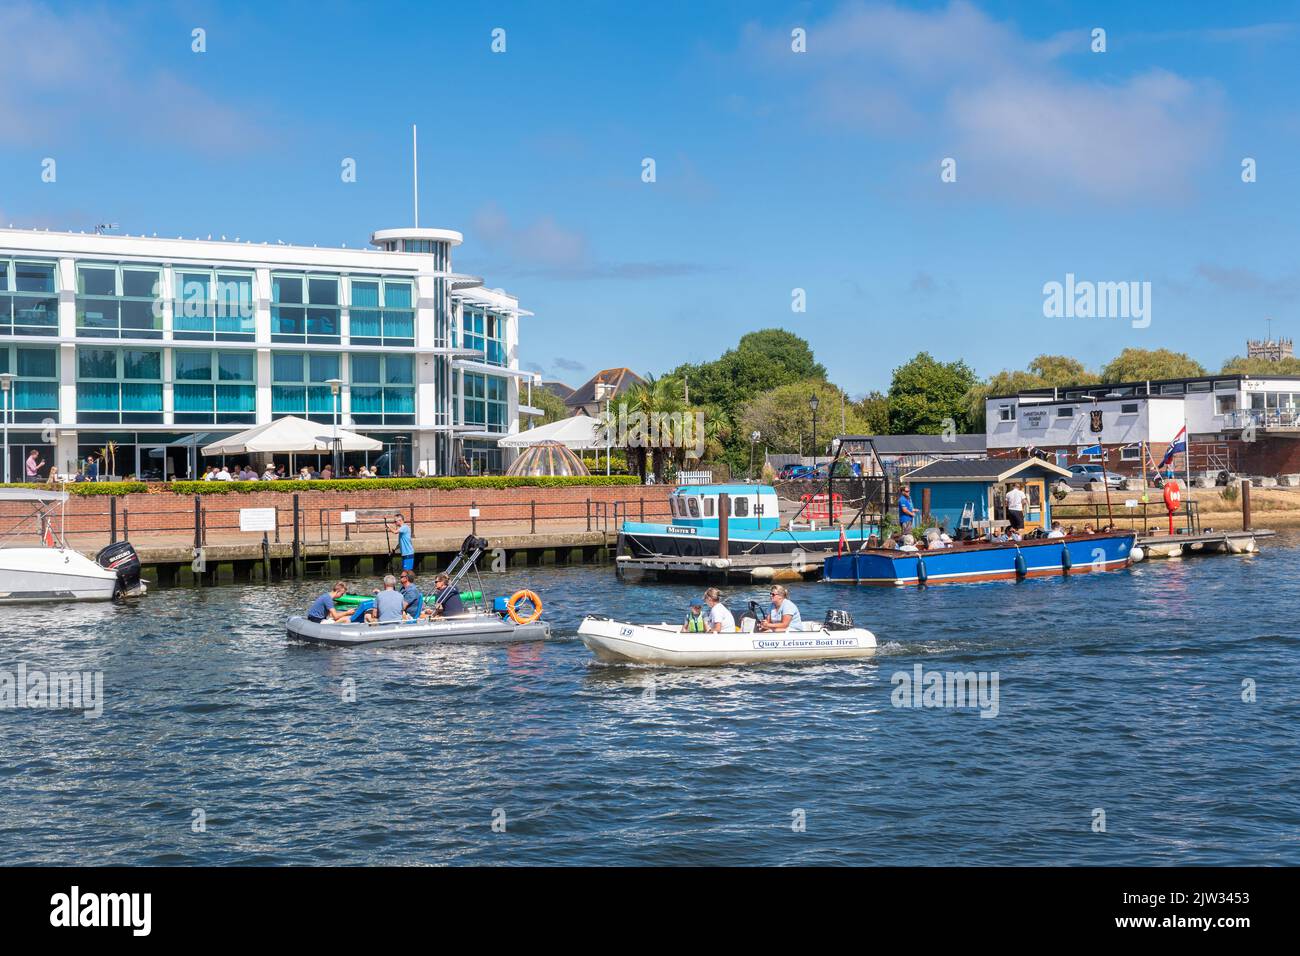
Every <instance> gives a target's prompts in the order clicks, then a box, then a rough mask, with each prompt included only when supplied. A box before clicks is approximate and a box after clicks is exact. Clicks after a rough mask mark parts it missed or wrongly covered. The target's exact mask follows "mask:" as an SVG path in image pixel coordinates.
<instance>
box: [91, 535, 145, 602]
mask: <svg viewBox="0 0 1300 956" xmlns="http://www.w3.org/2000/svg"><path fill="white" fill-rule="evenodd" d="M95 563H96V564H98V565H99V566H100V567H101V568H108V570H110V571H116V572H117V595H123V594H125V595H135V594H139V593H141V591H142V586H141V584H140V556H139V555H138V554H136V553H135V548H133V547H131V545H130V543H129V542H126V541H116V542H114V543H113V544H110V545H109V546H108V547H106V548H104V549H103V550H102V551H100V552H99V554H97V555H95Z"/></svg>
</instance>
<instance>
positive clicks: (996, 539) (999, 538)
mask: <svg viewBox="0 0 1300 956" xmlns="http://www.w3.org/2000/svg"><path fill="white" fill-rule="evenodd" d="M989 540H990V541H992V542H993V543H994V544H1006V543H1007V542H1008V541H1009V540H1011V539H1010V538H1008V537H1007V533H1006V532H1005V531H1003V530H1002V529H1000V528H999V529H998V530H996V531H994V532H993V533H992V534H991V535H989Z"/></svg>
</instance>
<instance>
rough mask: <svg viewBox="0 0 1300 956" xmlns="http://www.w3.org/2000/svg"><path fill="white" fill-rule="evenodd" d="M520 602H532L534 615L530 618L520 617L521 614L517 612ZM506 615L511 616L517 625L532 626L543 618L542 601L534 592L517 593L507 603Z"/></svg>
mask: <svg viewBox="0 0 1300 956" xmlns="http://www.w3.org/2000/svg"><path fill="white" fill-rule="evenodd" d="M520 601H532V602H533V613H532V614H531V615H529V616H528V617H520V616H519V612H518V611H516V610H515V607H516V605H518V604H519V602H520ZM506 613H508V614H509V615H510V620H512V621H514V622H515V623H516V624H532V623H533V621H535V620H537V619H538V618H539V617H541V616H542V599H541V598H539V597H538V596H537V594H536V593H535V592H533V591H516V592H515V593H514V594H512V595H510V600H509V601H507V602H506Z"/></svg>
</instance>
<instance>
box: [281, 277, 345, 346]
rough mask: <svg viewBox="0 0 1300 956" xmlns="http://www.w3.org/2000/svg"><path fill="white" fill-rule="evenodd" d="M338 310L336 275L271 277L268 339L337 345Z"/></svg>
mask: <svg viewBox="0 0 1300 956" xmlns="http://www.w3.org/2000/svg"><path fill="white" fill-rule="evenodd" d="M340 311H341V310H340V308H339V277H338V276H334V275H331V276H321V275H289V274H276V275H273V276H272V277H271V341H272V342H301V343H322V344H325V343H328V344H337V343H339V342H340V341H341V338H340V332H341V328H342V324H343V323H342V321H341V320H340V318H339V315H340Z"/></svg>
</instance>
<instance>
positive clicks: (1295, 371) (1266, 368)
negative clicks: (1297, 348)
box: [1223, 355, 1300, 376]
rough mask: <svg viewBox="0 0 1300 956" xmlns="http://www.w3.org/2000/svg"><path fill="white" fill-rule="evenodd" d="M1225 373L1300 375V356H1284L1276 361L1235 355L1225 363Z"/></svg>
mask: <svg viewBox="0 0 1300 956" xmlns="http://www.w3.org/2000/svg"><path fill="white" fill-rule="evenodd" d="M1223 374H1224V375H1260V376H1265V375H1300V358H1295V357H1294V356H1293V357H1291V358H1284V359H1281V360H1280V361H1277V362H1274V361H1271V360H1270V359H1266V358H1244V357H1242V356H1240V355H1234V356H1233V357H1232V358H1230V359H1228V361H1226V362H1224V363H1223Z"/></svg>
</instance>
